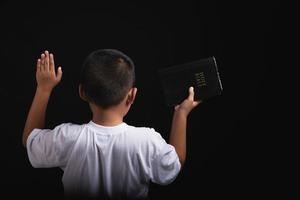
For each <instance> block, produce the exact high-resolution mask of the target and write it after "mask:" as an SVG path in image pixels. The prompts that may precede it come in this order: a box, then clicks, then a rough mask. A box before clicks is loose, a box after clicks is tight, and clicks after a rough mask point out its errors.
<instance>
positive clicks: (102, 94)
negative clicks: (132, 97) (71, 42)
mask: <svg viewBox="0 0 300 200" xmlns="http://www.w3.org/2000/svg"><path fill="white" fill-rule="evenodd" d="M80 77H81V78H80V84H81V87H82V89H83V92H84V94H85V96H86V98H87V100H88V101H90V102H93V103H95V104H96V105H98V106H100V107H101V108H104V109H105V108H109V107H111V106H114V105H118V104H119V103H120V102H121V101H122V100H123V99H124V98H125V96H126V95H127V93H128V91H129V90H130V89H131V88H132V87H133V86H134V82H135V70H134V64H133V62H132V60H131V59H130V58H129V57H128V56H127V55H125V54H124V53H122V52H120V51H118V50H115V49H100V50H96V51H94V52H92V53H91V54H90V55H88V57H87V58H86V60H85V62H84V64H83V68H82V71H81V74H80Z"/></svg>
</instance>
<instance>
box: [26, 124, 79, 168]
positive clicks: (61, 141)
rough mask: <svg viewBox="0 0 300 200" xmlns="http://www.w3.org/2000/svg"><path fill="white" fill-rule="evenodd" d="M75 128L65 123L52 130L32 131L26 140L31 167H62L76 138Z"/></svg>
mask: <svg viewBox="0 0 300 200" xmlns="http://www.w3.org/2000/svg"><path fill="white" fill-rule="evenodd" d="M76 135H77V134H76V126H75V125H72V124H71V123H65V124H61V125H58V126H56V127H55V128H54V129H52V130H51V129H34V130H33V131H32V132H31V133H30V135H29V137H28V139H27V144H26V148H27V154H28V158H29V161H30V163H31V165H32V166H33V167H64V166H65V165H66V162H67V160H68V157H69V154H70V152H71V149H72V147H73V145H74V142H75V138H76Z"/></svg>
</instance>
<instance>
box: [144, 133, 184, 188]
mask: <svg viewBox="0 0 300 200" xmlns="http://www.w3.org/2000/svg"><path fill="white" fill-rule="evenodd" d="M150 134H151V139H152V142H151V143H152V150H153V155H152V159H151V168H150V170H151V172H150V178H151V181H152V182H154V183H157V184H161V185H167V184H170V183H171V182H173V181H174V180H175V178H176V177H177V175H178V173H179V171H180V168H181V165H180V162H179V157H178V155H177V153H176V150H175V148H174V147H173V146H172V145H170V144H168V143H166V141H165V140H164V139H163V138H162V137H161V135H160V134H159V133H157V132H156V131H155V130H154V129H151V133H150Z"/></svg>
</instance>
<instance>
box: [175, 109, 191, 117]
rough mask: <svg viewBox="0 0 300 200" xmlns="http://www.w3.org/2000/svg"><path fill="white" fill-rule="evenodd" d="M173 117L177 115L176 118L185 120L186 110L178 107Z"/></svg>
mask: <svg viewBox="0 0 300 200" xmlns="http://www.w3.org/2000/svg"><path fill="white" fill-rule="evenodd" d="M174 115H178V116H181V117H185V118H187V117H188V115H189V113H188V112H187V111H186V110H184V109H182V108H180V107H179V108H177V109H175V112H174Z"/></svg>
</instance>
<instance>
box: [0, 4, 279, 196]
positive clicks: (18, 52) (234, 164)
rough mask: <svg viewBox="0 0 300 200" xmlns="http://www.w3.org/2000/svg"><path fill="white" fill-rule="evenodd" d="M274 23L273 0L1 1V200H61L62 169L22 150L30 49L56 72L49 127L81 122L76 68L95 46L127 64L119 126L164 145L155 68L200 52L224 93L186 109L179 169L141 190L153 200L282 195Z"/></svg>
mask: <svg viewBox="0 0 300 200" xmlns="http://www.w3.org/2000/svg"><path fill="white" fill-rule="evenodd" d="M79 2H80V3H79ZM163 2H164V3H163ZM282 19H283V18H282V3H280V2H279V1H258V2H255V1H234V2H233V1H217V0H210V1H183V2H176V1H172V2H171V1H170V2H166V1H161V2H159V3H154V2H151V3H150V2H143V1H136V2H133V1H119V2H117V1H100V0H99V1H94V2H92V1H78V2H76V1H70V2H64V1H56V2H55V1H41V2H31V3H28V1H20V2H16V1H1V3H0V23H1V37H0V56H1V57H0V60H1V65H0V66H1V74H2V75H1V79H0V85H1V86H0V95H1V104H0V106H1V128H2V129H3V131H1V132H2V133H1V138H2V139H1V141H2V142H1V167H2V169H3V170H2V174H3V175H1V190H3V191H4V193H2V194H9V195H11V196H12V197H14V196H18V195H20V194H21V195H22V196H23V197H24V198H27V197H40V198H41V199H42V198H44V197H55V198H60V197H62V195H63V188H62V184H61V175H62V172H61V171H60V170H59V169H33V168H32V167H31V165H30V163H29V161H28V158H27V154H26V151H25V149H24V148H23V147H22V145H21V134H22V129H23V126H24V122H25V119H26V115H27V112H28V109H29V106H30V104H31V101H32V98H33V95H34V92H35V86H36V83H35V62H36V59H37V58H38V57H39V55H40V53H42V51H44V50H49V51H51V52H53V53H54V54H55V58H56V64H57V65H61V66H62V68H63V79H62V82H61V83H60V84H59V86H57V87H56V89H55V91H54V92H53V94H52V97H51V100H50V102H49V107H48V111H47V127H48V128H53V127H54V126H55V125H58V124H60V123H63V122H73V123H85V122H88V121H89V119H90V112H89V110H88V106H87V105H86V104H85V103H84V102H82V101H81V100H80V99H79V97H78V94H77V91H78V75H79V71H80V67H81V64H82V62H83V59H84V58H85V57H86V56H87V55H88V53H90V52H91V51H93V50H96V49H100V48H115V49H119V50H121V51H123V52H125V53H126V54H127V55H129V56H130V57H131V58H132V59H133V61H134V62H135V65H136V76H137V87H138V96H137V99H136V102H135V104H134V106H133V108H132V110H131V111H130V113H129V114H128V115H127V116H126V118H125V121H126V122H127V123H128V124H131V125H135V126H150V127H154V128H155V129H156V130H157V131H158V132H160V133H161V134H162V136H163V137H164V138H165V139H166V140H168V135H169V129H170V124H171V117H172V109H170V108H167V107H166V106H165V105H164V100H163V97H162V92H161V88H160V84H159V81H158V77H157V70H158V69H159V68H162V67H166V66H170V65H173V64H180V63H184V62H189V61H193V60H197V59H200V58H205V57H209V56H215V57H216V59H217V61H218V65H219V72H220V76H221V79H222V83H223V87H224V91H223V94H222V95H221V96H218V97H215V98H212V99H210V100H208V101H205V102H204V103H202V104H201V105H200V106H199V107H198V108H197V109H196V110H194V111H193V112H192V113H191V115H190V116H189V124H188V134H187V148H188V149H187V154H188V155H187V162H186V165H185V166H184V169H183V171H182V172H181V173H180V174H179V176H178V178H177V179H176V181H175V182H173V183H172V184H171V185H168V186H158V185H154V184H153V185H151V189H150V197H151V198H152V199H162V198H167V197H169V198H176V197H179V198H184V197H185V198H195V197H197V198H204V197H207V196H208V197H210V198H214V197H217V196H218V197H230V198H244V197H249V196H251V197H257V196H258V195H259V196H266V197H267V196H269V195H270V194H272V195H275V196H278V195H281V194H282V193H283V192H284V191H283V189H282V187H279V186H278V185H281V183H280V181H279V180H280V178H281V175H280V174H279V173H278V168H276V166H277V165H278V162H279V161H275V159H274V158H275V157H276V158H277V157H278V156H280V151H279V150H276V147H277V146H276V144H275V143H274V141H275V140H276V138H277V136H276V134H274V133H275V132H278V131H281V128H282V126H281V124H280V122H281V121H280V120H278V113H279V112H280V110H281V107H280V106H278V101H277V99H278V95H277V94H278V93H277V92H278V91H282V87H281V85H282V84H281V81H282V80H281V79H280V77H278V76H276V74H277V72H278V69H279V66H280V65H281V63H282V59H281V58H282V55H281V53H280V51H279V49H280V47H281V45H282V40H281V38H282V34H283V31H282V25H283V20H282Z"/></svg>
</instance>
